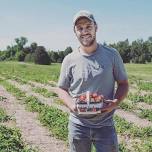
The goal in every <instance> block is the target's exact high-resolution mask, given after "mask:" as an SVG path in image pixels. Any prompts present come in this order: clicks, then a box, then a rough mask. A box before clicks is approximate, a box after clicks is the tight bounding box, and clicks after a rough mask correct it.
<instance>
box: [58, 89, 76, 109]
mask: <svg viewBox="0 0 152 152" xmlns="http://www.w3.org/2000/svg"><path fill="white" fill-rule="evenodd" d="M56 93H57V94H58V96H59V98H60V99H62V100H63V102H64V104H65V105H66V106H67V107H68V108H69V109H70V110H72V111H74V109H75V103H74V101H73V99H72V97H71V96H70V95H69V94H68V92H67V91H66V90H64V89H61V88H56Z"/></svg>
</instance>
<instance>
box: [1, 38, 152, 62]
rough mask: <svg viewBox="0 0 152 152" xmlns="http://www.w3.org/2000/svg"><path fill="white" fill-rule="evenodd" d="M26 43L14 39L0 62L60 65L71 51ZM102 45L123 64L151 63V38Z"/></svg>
mask: <svg viewBox="0 0 152 152" xmlns="http://www.w3.org/2000/svg"><path fill="white" fill-rule="evenodd" d="M27 42H28V40H27V38H26V37H20V38H15V44H14V45H12V46H9V45H8V46H7V48H6V50H3V51H0V61H9V60H16V61H23V62H34V63H36V64H46V65H49V64H51V63H61V62H62V61H63V59H64V57H65V56H66V55H67V54H69V53H71V52H72V51H73V50H72V48H71V47H70V46H69V47H67V48H66V49H65V50H64V51H53V50H52V51H50V50H46V49H45V47H44V46H38V44H37V43H36V42H33V43H31V44H30V46H25V45H26V43H27ZM103 45H106V46H109V47H113V48H115V49H117V50H118V51H119V53H120V55H121V57H122V59H123V62H124V63H148V62H152V37H149V38H148V39H147V40H146V41H144V40H143V39H138V40H135V41H133V42H132V43H129V40H128V39H126V40H124V41H119V42H117V43H113V44H106V43H104V44H103Z"/></svg>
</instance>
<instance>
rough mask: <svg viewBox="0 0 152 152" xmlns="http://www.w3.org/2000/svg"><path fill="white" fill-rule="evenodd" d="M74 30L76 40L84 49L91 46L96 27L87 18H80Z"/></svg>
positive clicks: (94, 38)
mask: <svg viewBox="0 0 152 152" xmlns="http://www.w3.org/2000/svg"><path fill="white" fill-rule="evenodd" d="M74 30H75V33H76V36H77V38H78V40H79V41H80V43H81V44H82V45H83V46H85V47H89V46H91V45H92V44H93V43H94V41H95V40H96V30H97V25H96V24H95V23H94V22H91V21H90V20H89V19H87V18H80V19H79V20H78V21H77V22H76V25H75V28H74Z"/></svg>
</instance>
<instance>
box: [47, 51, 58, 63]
mask: <svg viewBox="0 0 152 152" xmlns="http://www.w3.org/2000/svg"><path fill="white" fill-rule="evenodd" d="M49 56H50V59H51V61H52V62H54V63H55V62H57V60H58V58H59V55H58V53H57V52H54V51H51V52H49Z"/></svg>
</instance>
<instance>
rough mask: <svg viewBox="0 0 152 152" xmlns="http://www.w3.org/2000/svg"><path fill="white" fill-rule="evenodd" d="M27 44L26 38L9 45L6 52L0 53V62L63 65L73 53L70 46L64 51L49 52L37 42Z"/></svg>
mask: <svg viewBox="0 0 152 152" xmlns="http://www.w3.org/2000/svg"><path fill="white" fill-rule="evenodd" d="M27 42H28V40H27V38H26V37H20V38H15V44H14V45H12V46H9V45H8V46H7V48H6V50H4V51H0V61H10V60H16V61H22V62H34V63H36V64H44V65H49V64H51V63H57V62H58V63H61V62H62V61H63V59H64V57H65V56H66V55H67V54H69V53H71V52H72V48H71V47H70V46H69V47H67V48H66V49H65V50H64V51H53V50H52V51H50V50H48V51H47V50H46V48H45V47H44V46H38V44H37V43H36V42H33V43H31V44H30V46H25V45H26V43H27Z"/></svg>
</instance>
